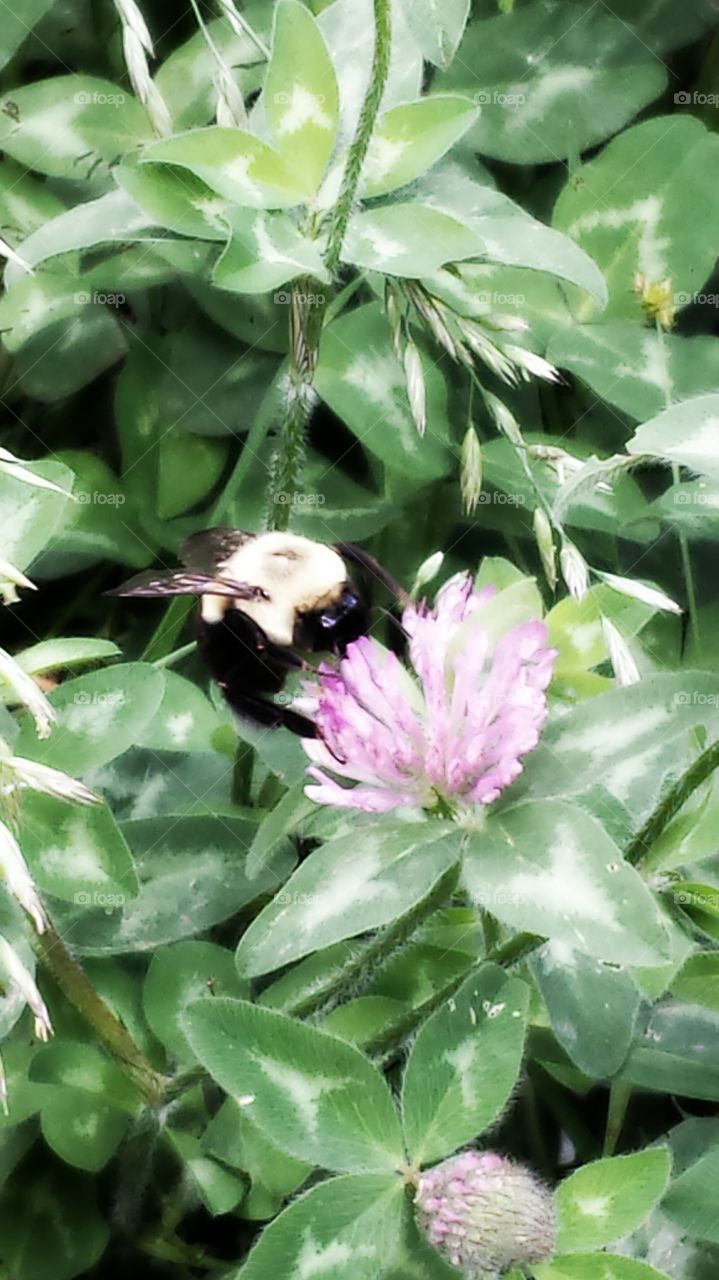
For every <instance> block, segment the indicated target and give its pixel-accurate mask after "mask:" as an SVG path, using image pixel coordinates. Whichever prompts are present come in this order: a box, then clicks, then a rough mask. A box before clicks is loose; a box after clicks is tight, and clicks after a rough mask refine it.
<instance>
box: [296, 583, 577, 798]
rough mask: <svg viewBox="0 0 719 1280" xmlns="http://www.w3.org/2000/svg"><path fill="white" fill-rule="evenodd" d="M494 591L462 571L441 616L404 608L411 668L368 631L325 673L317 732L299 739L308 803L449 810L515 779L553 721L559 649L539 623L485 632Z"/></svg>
mask: <svg viewBox="0 0 719 1280" xmlns="http://www.w3.org/2000/svg"><path fill="white" fill-rule="evenodd" d="M493 595H494V589H493V588H491V587H487V588H484V589H483V590H481V591H477V590H475V588H474V584H473V581H472V578H471V577H470V575H468V574H458V575H456V576H455V577H453V578H451V579H450V580H449V581H448V582H447V583H445V585H444V586H443V587H442V589H441V590H440V591H439V593H438V595H437V598H436V601H435V607H434V609H428V608H427V607H426V606H425V605H424V604H419V605H416V604H411V605H409V606H407V608H406V609H405V610H404V613H403V616H402V626H403V628H404V631H405V633H406V635H407V637H408V641H409V659H410V662H411V665H412V668H413V673H410V671H408V670H407V669H406V667H404V666H403V665H402V663H401V662H400V661H399V659H398V658H397V656H396V655H395V654H393V653H390V652H388V651H387V650H385V649H384V648H382V646H381V645H379V644H378V643H377V642H376V641H374V640H372V639H370V638H369V637H366V636H364V637H361V638H360V639H359V640H356V641H354V642H353V643H352V644H350V645H349V646H348V648H347V652H346V654H345V656H344V658H343V659H342V660H341V662H340V663H339V667H338V668H334V667H330V666H328V665H327V664H323V665H322V666H321V667H320V670H319V679H318V682H317V683H315V684H309V685H308V686H306V693H307V695H308V697H307V699H305V701H304V707H306V708H307V710H308V711H309V712H310V713H311V714H312V715H313V718H314V721H315V723H316V725H317V728H318V730H319V735H320V736H319V737H317V738H311V739H303V746H304V749H305V752H306V753H307V755H308V756H309V759H310V761H311V766H310V768H309V769H308V773H309V774H310V775H311V777H312V778H313V779H314V783H313V784H311V785H309V786H308V787H307V788H306V792H307V795H308V796H309V797H310V798H311V799H313V800H315V801H317V803H319V804H330V805H335V806H338V807H340V808H351V809H363V810H365V811H367V812H374V813H381V812H385V811H387V810H391V809H399V808H403V807H405V808H407V807H410V808H415V807H420V808H424V809H428V810H431V811H437V812H440V813H445V814H447V813H454V812H455V811H456V809H457V808H461V807H464V806H467V805H477V804H481V805H487V804H491V803H492V802H493V801H494V800H496V799H497V797H498V796H499V795H500V794H501V792H502V791H503V790H504V788H505V787H507V786H509V784H510V783H511V782H513V781H514V779H515V778H516V777H517V776H518V774H519V773H521V771H522V760H523V758H524V756H525V755H526V754H527V752H528V751H531V750H532V748H533V747H535V746H536V745H537V742H538V739H539V734H540V731H541V729H542V727H543V725H544V722H545V720H546V717H547V699H546V689H547V686H548V684H549V681H550V679H551V675H552V667H553V664H554V659H555V657H556V652H555V651H554V650H553V649H550V648H548V647H547V632H546V627H545V625H544V623H543V622H540V621H532V622H524V623H521V624H520V625H519V626H515V627H513V628H512V629H511V630H509V631H506V632H505V634H504V635H502V636H500V637H499V639H496V640H495V639H494V638H493V635H492V634H490V630H489V629H488V628H487V627H486V626H484V625H483V614H485V611H486V607H487V604H488V602H489V601H490V600H491V598H492V596H493ZM340 780H342V781H340ZM343 781H347V782H355V783H356V784H357V785H355V786H354V787H351V786H344V785H342V782H343Z"/></svg>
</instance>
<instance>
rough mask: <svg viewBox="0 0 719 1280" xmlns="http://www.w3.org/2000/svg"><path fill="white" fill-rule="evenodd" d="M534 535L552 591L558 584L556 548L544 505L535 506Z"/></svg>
mask: <svg viewBox="0 0 719 1280" xmlns="http://www.w3.org/2000/svg"><path fill="white" fill-rule="evenodd" d="M532 523H533V526H534V537H535V539H536V542H537V548H538V550H539V555H540V557H541V561H542V568H543V569H544V576H545V578H546V579H547V582H548V583H549V585H550V587H551V589H552V591H554V588H555V587H556V585H557V560H556V555H555V550H554V534H553V533H552V526H551V524H550V523H549V517H548V516H547V514H546V512H545V511H544V509H543V508H542V507H535V510H534V517H533V521H532Z"/></svg>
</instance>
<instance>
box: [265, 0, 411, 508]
mask: <svg viewBox="0 0 719 1280" xmlns="http://www.w3.org/2000/svg"><path fill="white" fill-rule="evenodd" d="M374 24H375V40H374V54H373V57H372V69H371V72H370V79H369V84H368V86H367V92H366V94H365V97H364V101H363V103H362V109H361V111H360V116H359V120H358V122H357V129H356V132H355V136H354V138H353V140H352V143H351V144H350V147H349V150H348V153H347V162H346V164H345V170H344V176H343V178H342V186H341V188H340V193H339V196H338V197H337V202H336V204H335V207H334V210H333V212H332V216H331V218H330V230H329V238H328V243H327V251H326V254H325V264H326V266H327V269H328V271H329V272H330V275H332V276H334V275H335V274H336V272H337V268H338V267H339V263H340V255H341V253H342V245H343V242H344V238H345V233H346V231H347V224H348V222H349V219H350V215H351V213H352V207H353V205H354V202H355V198H356V195H357V186H358V183H359V180H360V174H361V172H362V165H363V164H364V161H365V157H366V155H367V149H368V147H369V144H370V140H371V138H372V134H373V132H374V127H375V124H376V121H377V114H378V112H379V107H380V103H381V101H382V94H383V93H384V87H385V84H386V82H387V73H388V71H389V59H390V50H391V44H392V29H391V19H390V0H374ZM322 288H323V286H322V285H320V284H319V283H318V282H316V281H314V280H312V279H303V280H296V281H295V282H294V284H293V286H292V298H291V304H290V319H289V324H290V360H289V370H288V374H287V382H286V387H285V394H284V409H283V416H282V422H281V425H280V439H279V444H278V447H277V452H276V454H275V458H274V461H273V465H272V474H271V476H270V486H269V512H268V516H267V524H268V527H269V528H270V529H286V528H287V526H288V525H289V522H290V515H291V513H292V505H293V501H294V497H295V494H296V492H297V490H298V487H299V482H300V476H301V473H302V464H303V460H304V445H305V433H306V430H307V424H308V422H309V420H310V415H311V413H312V408H313V406H314V400H315V395H314V391H313V382H314V376H315V369H316V367H317V360H318V357H319V348H320V337H321V334H322V328H323V325H324V320H325V313H326V310H327V299H326V298H325V297H324V294H323V293H322ZM318 299H319V301H318Z"/></svg>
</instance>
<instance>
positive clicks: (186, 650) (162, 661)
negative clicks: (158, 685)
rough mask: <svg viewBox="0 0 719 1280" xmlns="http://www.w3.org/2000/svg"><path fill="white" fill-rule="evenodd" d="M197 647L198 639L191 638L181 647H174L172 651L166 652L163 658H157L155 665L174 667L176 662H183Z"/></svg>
mask: <svg viewBox="0 0 719 1280" xmlns="http://www.w3.org/2000/svg"><path fill="white" fill-rule="evenodd" d="M196 648H197V641H196V640H189V641H188V642H187V644H183V645H181V646H180V648H179V649H173V650H172V653H166V654H165V655H164V657H162V658H155V661H154V662H153V664H152V665H153V667H158V668H160V669H162V668H163V667H172V666H174V665H175V663H176V662H181V661H182V659H183V658H188V657H189V655H190V654H191V653H194V652H195V649H196Z"/></svg>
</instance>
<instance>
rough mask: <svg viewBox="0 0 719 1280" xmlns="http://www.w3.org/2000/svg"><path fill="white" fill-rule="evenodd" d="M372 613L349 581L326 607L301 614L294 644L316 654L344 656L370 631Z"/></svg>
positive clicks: (341, 586)
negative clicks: (355, 641) (322, 651)
mask: <svg viewBox="0 0 719 1280" xmlns="http://www.w3.org/2000/svg"><path fill="white" fill-rule="evenodd" d="M369 621H370V613H369V608H368V606H367V604H366V602H365V601H364V600H363V599H362V596H361V595H360V593H359V591H358V590H357V588H356V587H355V585H354V584H353V583H352V582H350V581H348V580H346V581H344V582H342V583H341V584H339V585H338V587H337V590H336V594H335V596H334V598H332V599H330V600H327V601H325V603H324V604H323V605H322V607H320V608H317V609H312V610H308V611H307V612H305V613H299V614H298V615H297V620H296V622H295V633H294V636H293V643H294V644H295V645H297V647H298V648H300V649H309V650H312V651H314V652H318V651H321V650H323V649H328V650H329V651H330V652H331V653H344V651H345V649H346V648H347V645H348V644H351V642H352V641H353V640H357V639H358V637H359V636H363V635H366V634H367V631H368V630H369Z"/></svg>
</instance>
